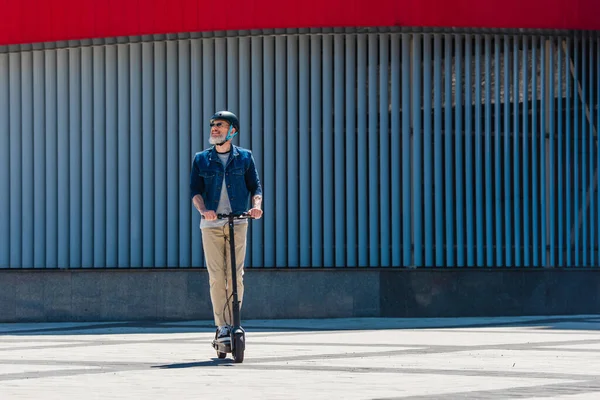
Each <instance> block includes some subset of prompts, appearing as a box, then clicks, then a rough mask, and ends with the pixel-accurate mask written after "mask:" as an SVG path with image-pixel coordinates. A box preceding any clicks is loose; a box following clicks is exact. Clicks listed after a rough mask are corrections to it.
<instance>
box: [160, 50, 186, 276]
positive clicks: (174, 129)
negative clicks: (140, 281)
mask: <svg viewBox="0 0 600 400" xmlns="http://www.w3.org/2000/svg"><path fill="white" fill-rule="evenodd" d="M177 46H178V43H177V42H175V41H169V42H167V58H166V62H167V70H166V73H167V75H166V78H167V130H166V157H167V158H166V161H167V162H166V163H165V164H164V165H163V168H164V170H165V175H166V190H165V199H166V202H167V213H166V218H167V220H166V227H165V228H166V232H167V266H168V267H176V266H177V265H178V264H179V211H178V208H179V204H178V199H179V192H180V190H181V189H180V182H181V181H180V180H179V174H180V171H179V168H178V166H179V146H178V142H179V101H178V100H179V99H178V93H179V70H178V68H177V66H178V64H179V59H178V57H179V56H178V51H177ZM182 62H183V60H182ZM188 204H189V203H188ZM181 222H182V223H184V221H181Z"/></svg>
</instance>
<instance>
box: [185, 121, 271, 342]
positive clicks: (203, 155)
mask: <svg viewBox="0 0 600 400" xmlns="http://www.w3.org/2000/svg"><path fill="white" fill-rule="evenodd" d="M239 130H240V124H239V121H238V118H237V117H236V116H235V114H233V113H231V112H229V111H219V112H217V113H216V114H214V115H213V116H212V117H211V118H210V140H209V143H210V144H211V145H213V146H212V147H210V148H208V149H206V150H204V151H202V152H199V153H196V155H195V156H194V161H193V163H192V172H191V175H190V194H191V197H192V202H193V204H194V207H196V209H197V210H198V212H199V213H200V214H201V215H202V219H201V222H200V229H201V232H202V242H203V248H204V255H205V259H206V265H207V269H208V275H209V281H210V298H211V301H212V307H213V314H214V320H215V325H216V326H217V332H216V338H217V341H220V342H223V343H225V342H229V341H230V332H229V328H230V326H231V325H232V315H231V313H232V310H233V304H232V290H231V287H228V286H227V283H228V282H231V264H230V258H229V253H230V247H229V242H228V240H229V228H228V227H227V220H226V219H217V214H229V213H231V212H233V213H236V214H241V213H243V212H246V211H247V212H248V213H249V214H250V216H251V217H253V218H256V219H258V218H260V217H261V216H262V209H261V204H262V187H261V183H260V179H259V176H258V172H257V170H256V165H255V163H254V157H253V156H252V152H251V151H249V150H246V149H243V148H241V147H238V146H234V145H233V144H232V143H231V140H232V139H233V137H234V136H235V135H237V134H238V133H239ZM250 196H251V200H252V207H251V208H250V210H248V200H249V198H250ZM247 228H248V221H247V220H246V219H239V220H236V221H235V226H234V236H235V259H236V270H237V286H238V301H239V302H240V308H241V303H242V298H243V295H244V281H243V275H244V260H245V257H246V233H247Z"/></svg>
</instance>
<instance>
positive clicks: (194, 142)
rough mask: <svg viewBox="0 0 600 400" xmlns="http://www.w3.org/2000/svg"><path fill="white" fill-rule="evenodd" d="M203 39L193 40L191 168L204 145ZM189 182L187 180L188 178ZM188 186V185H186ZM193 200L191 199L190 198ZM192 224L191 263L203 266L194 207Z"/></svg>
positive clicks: (198, 216) (196, 214)
mask: <svg viewBox="0 0 600 400" xmlns="http://www.w3.org/2000/svg"><path fill="white" fill-rule="evenodd" d="M202 76H203V75H202V41H201V40H192V42H191V78H190V79H191V81H190V86H191V88H190V89H191V94H190V95H191V100H190V101H191V109H192V112H191V132H190V133H191V142H190V149H189V157H188V159H187V162H188V168H190V169H191V165H192V160H193V157H194V154H196V152H197V151H198V149H201V148H202V145H204V143H205V142H204V140H203V137H202V133H203V132H204V129H203V128H204V127H205V126H206V125H205V124H204V119H203V118H202V110H203V106H202V104H203V103H202V86H203V82H202ZM186 179H189V176H188V175H187V174H186ZM186 182H187V180H186ZM186 188H187V185H186ZM190 201H191V200H190ZM191 224H192V237H191V244H190V245H191V247H192V248H191V251H192V255H191V257H192V259H191V265H190V266H192V267H201V266H202V255H203V252H202V238H201V235H200V229H199V226H200V214H199V213H198V212H197V211H196V209H195V208H194V210H193V212H192V216H191Z"/></svg>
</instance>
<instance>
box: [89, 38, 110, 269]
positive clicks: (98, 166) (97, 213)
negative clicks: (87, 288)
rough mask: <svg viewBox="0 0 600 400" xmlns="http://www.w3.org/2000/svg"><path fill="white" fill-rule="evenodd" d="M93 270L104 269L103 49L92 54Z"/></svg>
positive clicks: (104, 110)
mask: <svg viewBox="0 0 600 400" xmlns="http://www.w3.org/2000/svg"><path fill="white" fill-rule="evenodd" d="M93 57H94V60H93V89H92V90H93V93H94V96H93V121H94V123H93V133H92V135H93V139H92V140H93V141H92V143H93V145H94V147H93V154H94V165H93V193H94V196H93V204H94V248H93V249H94V267H95V268H104V267H106V190H107V187H106V184H104V185H102V184H97V182H105V180H106V153H107V149H106V136H107V132H106V96H105V93H106V65H105V58H106V57H105V48H104V47H94V51H93ZM111 189H112V188H111Z"/></svg>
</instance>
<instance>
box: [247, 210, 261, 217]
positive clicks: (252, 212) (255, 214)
mask: <svg viewBox="0 0 600 400" xmlns="http://www.w3.org/2000/svg"><path fill="white" fill-rule="evenodd" d="M262 213H263V212H262V210H261V209H260V208H251V209H250V210H248V214H250V216H251V217H252V218H254V219H260V217H262Z"/></svg>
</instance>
